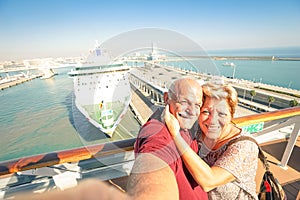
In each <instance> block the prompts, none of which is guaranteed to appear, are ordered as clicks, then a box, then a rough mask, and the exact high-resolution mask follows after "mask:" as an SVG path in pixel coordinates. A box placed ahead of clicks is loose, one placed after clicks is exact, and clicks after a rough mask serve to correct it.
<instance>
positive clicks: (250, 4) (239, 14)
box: [0, 0, 300, 61]
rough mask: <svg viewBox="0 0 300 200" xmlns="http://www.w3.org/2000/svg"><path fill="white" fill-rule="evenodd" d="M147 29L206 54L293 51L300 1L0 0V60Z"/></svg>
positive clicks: (65, 53)
mask: <svg viewBox="0 0 300 200" xmlns="http://www.w3.org/2000/svg"><path fill="white" fill-rule="evenodd" d="M149 27H150V28H161V29H167V30H171V31H175V32H178V33H180V34H183V35H185V36H186V37H188V38H190V39H192V40H193V41H195V42H196V43H197V44H199V45H200V46H202V47H203V48H204V49H206V50H222V49H245V48H269V47H295V46H296V47H299V46H300V1H299V0H251V1H250V0H249V1H242V0H226V1H224V0H211V1H209V0H194V1H192V0H184V1H175V0H172V1H168V0H167V1H163V0H151V1H143V0H127V1H124V0H107V1H101V0H80V1H79V0H0V61H8V60H14V61H18V60H22V59H32V58H43V57H71V56H80V55H82V54H84V53H86V52H87V51H88V50H89V49H90V48H91V47H93V45H94V41H95V40H99V41H100V42H104V41H106V40H109V39H110V38H112V37H114V36H116V35H119V34H122V33H124V32H128V31H132V30H135V29H141V28H149ZM174 42H176V41H174Z"/></svg>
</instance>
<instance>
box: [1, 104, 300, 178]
mask: <svg viewBox="0 0 300 200" xmlns="http://www.w3.org/2000/svg"><path fill="white" fill-rule="evenodd" d="M293 116H300V107H293V108H287V109H282V110H277V111H272V112H265V113H259V114H254V115H249V116H244V117H239V118H236V119H234V120H233V121H234V122H235V123H236V124H237V125H238V126H244V125H249V124H254V123H257V122H267V121H272V120H277V119H284V118H290V117H293ZM299 126H300V123H296V125H295V128H294V130H293V133H292V135H291V138H292V140H293V141H291V140H290V141H291V142H289V144H288V145H287V146H288V147H290V149H289V152H287V153H285V154H289V155H290V153H291V151H292V149H293V147H294V145H295V140H296V138H297V135H298V131H299ZM134 142H135V138H132V139H127V140H121V141H116V142H110V143H105V144H98V145H92V146H86V147H81V148H75V149H70V150H64V151H57V152H51V153H45V154H40V155H33V156H29V157H24V158H19V159H14V160H9V161H4V162H0V176H1V175H5V174H11V173H15V172H19V171H24V170H29V169H36V168H42V167H48V166H53V165H56V164H63V163H67V162H77V161H81V160H87V159H90V158H99V157H103V156H107V155H113V154H117V153H121V152H126V151H132V150H133V145H134ZM286 151H287V150H286ZM288 158H289V156H287V158H284V161H283V162H282V165H283V166H284V165H285V164H284V162H285V163H287V160H288Z"/></svg>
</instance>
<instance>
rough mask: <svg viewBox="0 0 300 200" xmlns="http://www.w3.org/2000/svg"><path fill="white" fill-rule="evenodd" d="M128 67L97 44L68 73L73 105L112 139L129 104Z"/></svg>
mask: <svg viewBox="0 0 300 200" xmlns="http://www.w3.org/2000/svg"><path fill="white" fill-rule="evenodd" d="M129 70H130V67H129V66H127V65H124V64H123V63H122V62H120V61H114V60H113V59H112V58H111V57H110V55H109V53H108V52H107V51H106V50H105V49H103V48H102V47H100V45H99V44H98V42H96V45H95V48H94V49H93V50H90V53H89V55H88V56H87V57H86V58H85V59H83V60H82V61H81V62H80V63H78V64H77V66H75V68H74V69H72V70H71V72H69V73H68V74H69V76H70V77H72V78H73V83H74V94H75V105H76V107H77V108H78V110H79V111H80V112H81V113H82V114H83V115H84V116H85V117H86V119H87V120H88V121H89V122H90V123H91V124H93V125H94V126H95V127H97V128H98V129H99V130H100V131H102V132H104V133H105V134H106V135H108V136H109V137H112V135H113V133H114V131H115V129H116V127H117V126H118V124H119V123H120V122H121V120H122V118H123V117H124V115H125V113H126V112H127V109H128V107H129V103H130V101H131V89H130V84H129V77H128V76H129V73H128V72H129Z"/></svg>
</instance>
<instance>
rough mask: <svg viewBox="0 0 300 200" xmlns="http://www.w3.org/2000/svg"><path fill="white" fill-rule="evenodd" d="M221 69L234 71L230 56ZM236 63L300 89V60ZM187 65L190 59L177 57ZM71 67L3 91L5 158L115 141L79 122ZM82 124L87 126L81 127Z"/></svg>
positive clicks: (0, 118)
mask: <svg viewBox="0 0 300 200" xmlns="http://www.w3.org/2000/svg"><path fill="white" fill-rule="evenodd" d="M213 62H214V65H215V66H216V71H218V72H219V73H220V74H221V75H224V76H232V73H233V68H231V67H224V66H223V65H222V64H223V63H224V62H225V61H220V60H219V61H213ZM226 62H234V63H235V65H236V73H235V77H236V78H241V79H247V80H253V81H261V82H263V83H267V84H273V85H278V86H282V87H290V88H294V89H298V90H300V81H299V78H298V77H299V74H300V61H271V60H269V61H267V60H226ZM178 64H179V65H181V66H182V67H184V65H185V64H186V63H182V64H180V63H178V62H176V63H173V65H178ZM70 70H71V68H61V69H56V70H55V72H57V73H58V75H57V76H54V77H53V78H51V79H46V80H41V79H38V78H37V79H34V80H31V81H28V82H25V83H23V84H20V85H17V86H13V87H11V88H8V89H5V90H2V91H0V108H1V109H0V110H1V112H0V138H1V139H0V147H1V151H0V161H4V160H9V159H14V158H19V157H24V156H29V155H35V154H41V153H46V152H53V151H59V150H63V149H70V148H75V147H81V146H86V145H89V144H97V143H103V142H107V141H109V139H108V138H107V137H106V136H104V135H101V134H99V131H98V130H97V129H96V128H95V127H94V126H92V125H91V124H90V123H88V122H86V120H80V121H82V124H80V125H78V123H77V125H76V120H74V119H76V115H80V113H79V112H78V110H76V107H75V106H74V94H73V81H72V79H71V78H69V77H68V75H67V73H68V72H69V71H70ZM78 127H82V129H83V131H82V132H79V131H78Z"/></svg>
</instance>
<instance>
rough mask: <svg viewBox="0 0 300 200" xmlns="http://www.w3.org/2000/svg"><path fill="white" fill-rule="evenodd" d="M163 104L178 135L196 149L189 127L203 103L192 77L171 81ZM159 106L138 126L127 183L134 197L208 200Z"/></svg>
mask: <svg viewBox="0 0 300 200" xmlns="http://www.w3.org/2000/svg"><path fill="white" fill-rule="evenodd" d="M164 101H165V104H168V105H169V109H170V112H171V113H172V114H173V115H174V116H175V117H176V118H177V120H178V121H179V124H180V127H181V132H180V133H181V135H182V137H183V138H184V139H185V141H186V142H187V143H188V144H190V146H191V147H192V148H193V149H194V150H195V151H197V148H198V147H197V143H196V141H194V140H193V139H192V137H191V135H190V131H189V129H191V128H192V126H193V124H194V123H195V122H196V120H197V118H198V116H199V114H200V107H201V105H202V88H201V85H200V84H199V83H198V82H197V81H196V80H194V79H191V78H182V79H178V80H176V81H174V82H173V83H172V85H171V86H170V88H169V91H168V93H165V94H164ZM162 110H163V109H158V110H157V111H156V112H155V113H154V114H153V115H152V116H151V117H150V119H149V120H148V121H147V123H146V124H145V125H144V126H143V127H142V128H141V130H140V132H139V134H138V137H137V140H136V143H135V153H136V161H135V164H134V166H133V170H132V173H131V175H130V179H129V182H128V186H127V189H128V194H129V195H130V196H131V197H133V199H140V198H143V197H144V198H145V199H152V198H153V199H178V198H179V199H189V200H191V199H207V194H206V193H205V192H204V191H203V190H202V188H201V187H200V186H198V184H197V183H196V182H195V181H194V179H193V178H192V176H191V175H190V174H189V172H188V171H187V170H186V168H185V166H184V163H183V161H182V159H181V157H180V154H179V152H178V151H177V148H176V146H175V144H174V142H173V140H172V137H171V136H170V134H169V132H168V129H167V127H166V125H165V124H164V123H163V121H162V120H161V115H162Z"/></svg>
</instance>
